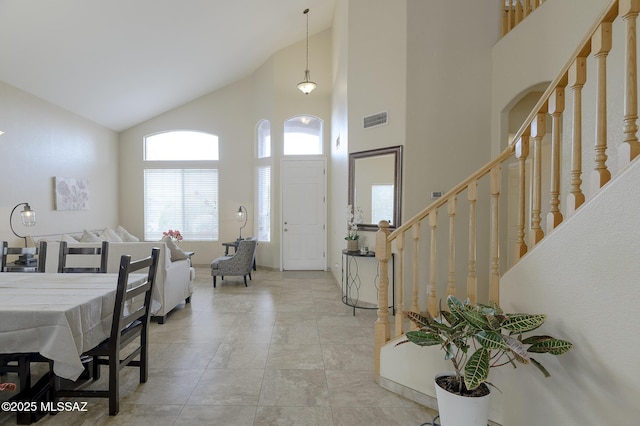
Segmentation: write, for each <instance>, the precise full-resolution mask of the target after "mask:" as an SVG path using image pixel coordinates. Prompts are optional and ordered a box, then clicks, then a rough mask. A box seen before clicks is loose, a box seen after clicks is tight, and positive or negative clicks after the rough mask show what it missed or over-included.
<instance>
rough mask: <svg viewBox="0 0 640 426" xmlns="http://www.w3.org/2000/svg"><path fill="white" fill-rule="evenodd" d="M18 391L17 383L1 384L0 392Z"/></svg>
mask: <svg viewBox="0 0 640 426" xmlns="http://www.w3.org/2000/svg"><path fill="white" fill-rule="evenodd" d="M14 390H16V384H15V383H0V391H9V392H11V391H14Z"/></svg>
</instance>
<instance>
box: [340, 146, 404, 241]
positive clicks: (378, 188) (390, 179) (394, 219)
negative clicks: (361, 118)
mask: <svg viewBox="0 0 640 426" xmlns="http://www.w3.org/2000/svg"><path fill="white" fill-rule="evenodd" d="M401 197H402V146H392V147H389V148H380V149H372V150H369V151H361V152H352V153H351V154H349V204H350V205H352V206H354V207H356V208H358V207H359V208H360V209H361V210H362V213H363V223H361V224H359V225H358V229H360V230H363V231H377V230H378V222H380V221H381V220H386V221H388V222H389V227H390V228H396V227H397V226H399V225H400V209H401V206H402V202H401Z"/></svg>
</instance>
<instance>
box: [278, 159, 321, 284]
mask: <svg viewBox="0 0 640 426" xmlns="http://www.w3.org/2000/svg"><path fill="white" fill-rule="evenodd" d="M301 161H322V166H323V168H324V173H323V182H322V185H323V192H324V203H323V205H324V212H323V214H324V232H323V236H322V240H323V249H322V250H323V253H324V260H323V263H324V265H323V267H322V270H323V271H327V270H328V269H327V265H328V256H327V234H328V229H327V218H328V216H327V205H328V204H329V200H328V198H329V197H328V196H327V157H325V156H323V155H290V156H286V157H282V158H281V159H280V215H279V224H278V225H279V226H278V228H279V230H280V271H284V270H285V269H284V226H282V222H283V221H284V197H285V193H284V168H285V163H287V162H301Z"/></svg>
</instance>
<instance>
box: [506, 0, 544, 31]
mask: <svg viewBox="0 0 640 426" xmlns="http://www.w3.org/2000/svg"><path fill="white" fill-rule="evenodd" d="M544 1H545V0H506V1H505V3H504V7H503V6H501V8H502V36H503V37H504V36H505V35H506V34H507V33H508V32H509V31H511V30H512V29H514V28H515V26H516V25H518V24H519V23H520V22H522V20H523V19H524V18H526V17H527V16H529V14H530V13H532V12H533V11H534V10H536V9H537V8H538V7H539V6H540V5H542V3H544Z"/></svg>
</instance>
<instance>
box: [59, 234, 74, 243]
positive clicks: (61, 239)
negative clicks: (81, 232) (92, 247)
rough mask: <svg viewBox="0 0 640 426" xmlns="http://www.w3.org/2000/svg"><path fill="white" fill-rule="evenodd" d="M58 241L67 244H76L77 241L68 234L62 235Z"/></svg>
mask: <svg viewBox="0 0 640 426" xmlns="http://www.w3.org/2000/svg"><path fill="white" fill-rule="evenodd" d="M60 241H66V242H68V243H77V242H78V240H77V239H76V238H75V237H73V236H71V235H69V234H62V235H61V236H60Z"/></svg>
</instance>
